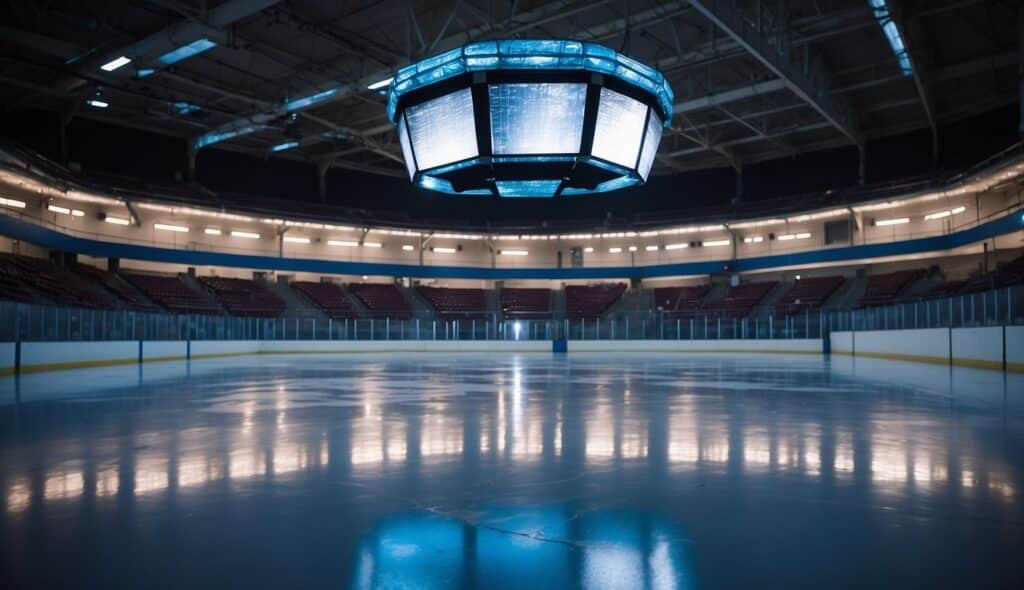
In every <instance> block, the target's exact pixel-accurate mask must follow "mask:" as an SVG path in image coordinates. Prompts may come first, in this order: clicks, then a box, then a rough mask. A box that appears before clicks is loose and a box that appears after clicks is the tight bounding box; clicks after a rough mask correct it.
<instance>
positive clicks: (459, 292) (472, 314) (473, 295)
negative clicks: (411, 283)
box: [416, 286, 489, 320]
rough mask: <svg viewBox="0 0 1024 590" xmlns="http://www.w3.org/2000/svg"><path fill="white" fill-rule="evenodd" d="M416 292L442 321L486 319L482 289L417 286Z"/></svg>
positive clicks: (484, 295) (485, 302)
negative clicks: (434, 310)
mask: <svg viewBox="0 0 1024 590" xmlns="http://www.w3.org/2000/svg"><path fill="white" fill-rule="evenodd" d="M416 291H417V292H418V293H419V294H420V295H421V296H422V297H423V298H424V299H426V300H427V301H428V302H429V303H430V304H431V305H432V306H434V309H436V310H437V312H438V313H439V314H440V315H441V318H442V319H449V320H455V319H488V318H489V314H488V313H487V295H486V293H485V292H484V290H483V289H448V288H443V287H427V286H419V287H417V288H416Z"/></svg>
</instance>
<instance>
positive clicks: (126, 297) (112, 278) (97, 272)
mask: <svg viewBox="0 0 1024 590" xmlns="http://www.w3.org/2000/svg"><path fill="white" fill-rule="evenodd" d="M74 270H75V272H77V273H78V274H80V275H84V276H86V277H89V278H91V279H92V280H94V281H96V282H97V283H99V284H100V285H102V286H103V287H104V288H106V289H107V290H108V291H110V292H111V293H113V294H114V295H115V296H117V297H118V298H120V299H121V300H122V301H124V302H125V303H126V304H127V305H128V307H129V308H131V309H133V310H135V311H154V312H158V311H162V310H161V309H160V306H158V305H154V304H153V303H150V302H149V301H147V300H146V299H145V298H144V297H142V296H141V295H139V294H138V293H137V292H136V291H134V290H132V289H131V288H130V287H129V286H128V285H127V284H125V283H124V282H123V281H122V280H121V278H120V277H118V276H117V275H115V274H113V273H109V272H106V271H104V270H102V269H99V268H96V267H95V266H89V265H88V264H76V265H75V267H74Z"/></svg>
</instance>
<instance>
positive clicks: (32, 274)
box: [0, 254, 117, 308]
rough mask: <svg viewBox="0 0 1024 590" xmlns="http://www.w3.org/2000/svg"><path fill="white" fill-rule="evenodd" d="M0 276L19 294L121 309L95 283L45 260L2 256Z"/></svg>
mask: <svg viewBox="0 0 1024 590" xmlns="http://www.w3.org/2000/svg"><path fill="white" fill-rule="evenodd" d="M0 275H2V276H4V277H5V283H6V284H8V285H9V287H8V288H9V289H10V290H11V291H12V292H13V293H14V294H15V295H17V294H18V293H19V292H25V293H31V292H33V291H34V292H38V293H40V294H42V295H43V296H44V297H46V298H48V299H49V300H50V301H51V302H53V303H56V304H59V305H73V306H81V307H92V308H116V307H117V304H116V302H115V301H114V300H113V298H112V297H107V296H106V294H105V293H104V292H103V291H101V289H100V287H99V286H98V285H96V284H95V283H93V282H92V281H90V280H88V279H87V278H84V277H81V276H79V275H77V274H75V273H73V272H70V271H68V270H66V269H63V268H58V267H57V266H55V265H54V264H52V263H50V261H48V260H44V259H42V258H33V257H31V256H19V255H15V254H3V255H0Z"/></svg>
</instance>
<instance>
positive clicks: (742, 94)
mask: <svg viewBox="0 0 1024 590" xmlns="http://www.w3.org/2000/svg"><path fill="white" fill-rule="evenodd" d="M785 88H786V83H785V82H783V81H782V80H767V81H765V82H757V83H755V84H751V85H750V86H743V87H741V88H734V89H732V90H726V91H724V92H719V93H716V94H709V95H707V96H702V97H700V98H694V99H691V100H684V101H682V102H677V103H676V104H675V106H674V107H673V108H674V109H675V112H676V113H689V112H692V111H699V110H701V109H710V108H712V107H716V106H719V105H723V104H727V103H730V102H736V101H737V100H743V99H745V98H751V97H754V96H760V95H762V94H768V93H770V92H778V91H780V90H785Z"/></svg>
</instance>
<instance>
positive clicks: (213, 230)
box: [203, 227, 220, 236]
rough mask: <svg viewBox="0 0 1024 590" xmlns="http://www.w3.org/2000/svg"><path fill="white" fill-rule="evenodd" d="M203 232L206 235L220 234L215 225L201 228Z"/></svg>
mask: <svg viewBox="0 0 1024 590" xmlns="http://www.w3.org/2000/svg"><path fill="white" fill-rule="evenodd" d="M203 233H204V234H206V235H208V236H219V235H220V230H219V229H217V228H215V227H208V228H206V229H204V230H203Z"/></svg>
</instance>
